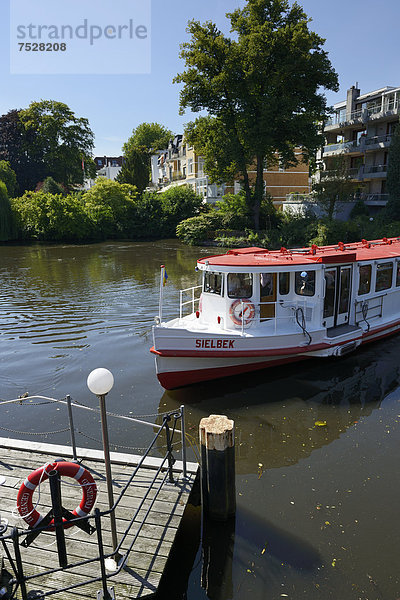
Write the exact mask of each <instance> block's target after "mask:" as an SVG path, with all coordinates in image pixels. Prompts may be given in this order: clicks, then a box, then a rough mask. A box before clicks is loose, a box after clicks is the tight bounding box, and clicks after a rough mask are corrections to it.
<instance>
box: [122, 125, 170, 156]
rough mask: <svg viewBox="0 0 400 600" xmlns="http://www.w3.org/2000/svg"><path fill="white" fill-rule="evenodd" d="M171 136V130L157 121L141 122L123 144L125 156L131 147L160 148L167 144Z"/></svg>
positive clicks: (153, 149) (152, 149)
mask: <svg viewBox="0 0 400 600" xmlns="http://www.w3.org/2000/svg"><path fill="white" fill-rule="evenodd" d="M172 137H173V133H172V131H170V130H169V129H167V128H166V127H164V125H160V124H159V123H141V124H140V125H138V126H137V127H136V128H135V129H134V130H133V131H132V135H131V137H130V138H129V140H128V141H127V142H126V143H125V144H124V145H123V151H124V154H125V156H126V155H127V154H128V153H129V152H130V150H131V148H142V149H144V150H147V151H148V152H149V151H155V150H162V149H163V148H166V147H167V146H168V142H169V140H170V139H171V138H172Z"/></svg>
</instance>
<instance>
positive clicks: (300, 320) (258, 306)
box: [240, 299, 311, 335]
mask: <svg viewBox="0 0 400 600" xmlns="http://www.w3.org/2000/svg"><path fill="white" fill-rule="evenodd" d="M240 302H241V314H244V311H245V305H246V303H245V301H244V300H240ZM254 307H255V314H254V317H253V318H252V319H251V320H250V321H248V322H246V319H245V318H242V319H241V331H242V335H244V333H245V330H246V327H247V326H249V325H251V324H257V325H258V323H260V322H265V323H267V322H268V323H270V324H271V323H272V326H273V333H274V334H275V335H276V334H277V332H278V330H279V329H280V325H282V324H283V323H285V322H286V323H297V324H298V325H299V327H300V329H301V330H303V333H305V332H306V322H307V321H308V320H309V319H310V312H309V311H310V310H311V309H310V307H308V306H307V300H306V299H301V300H292V301H283V300H279V301H275V302H256V303H254ZM262 307H270V312H271V316H268V314H264V315H262V314H261V313H262ZM281 309H287V310H288V313H287V314H279V313H280V312H281ZM266 312H268V311H266ZM305 335H307V334H306V333H305Z"/></svg>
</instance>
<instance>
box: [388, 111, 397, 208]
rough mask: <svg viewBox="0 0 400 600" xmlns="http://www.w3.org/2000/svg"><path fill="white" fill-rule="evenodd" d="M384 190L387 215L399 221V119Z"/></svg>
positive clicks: (392, 142)
mask: <svg viewBox="0 0 400 600" xmlns="http://www.w3.org/2000/svg"><path fill="white" fill-rule="evenodd" d="M386 188H387V191H388V194H389V200H388V203H387V213H388V215H389V216H390V218H391V219H397V220H400V119H399V123H398V124H397V126H396V129H395V131H394V134H393V135H392V140H391V143H390V148H389V164H388V170H387V180H386Z"/></svg>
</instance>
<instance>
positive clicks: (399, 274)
mask: <svg viewBox="0 0 400 600" xmlns="http://www.w3.org/2000/svg"><path fill="white" fill-rule="evenodd" d="M399 286H400V261H397V263H396V287H399Z"/></svg>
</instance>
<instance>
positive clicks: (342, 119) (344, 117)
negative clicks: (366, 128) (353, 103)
mask: <svg viewBox="0 0 400 600" xmlns="http://www.w3.org/2000/svg"><path fill="white" fill-rule="evenodd" d="M364 112H365V111H363V110H355V111H353V112H351V113H341V114H336V115H333V116H332V117H331V118H330V119H328V121H327V122H326V125H325V130H326V131H329V130H330V129H336V128H337V127H348V126H350V125H356V124H359V123H363V122H364V119H365V115H364Z"/></svg>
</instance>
